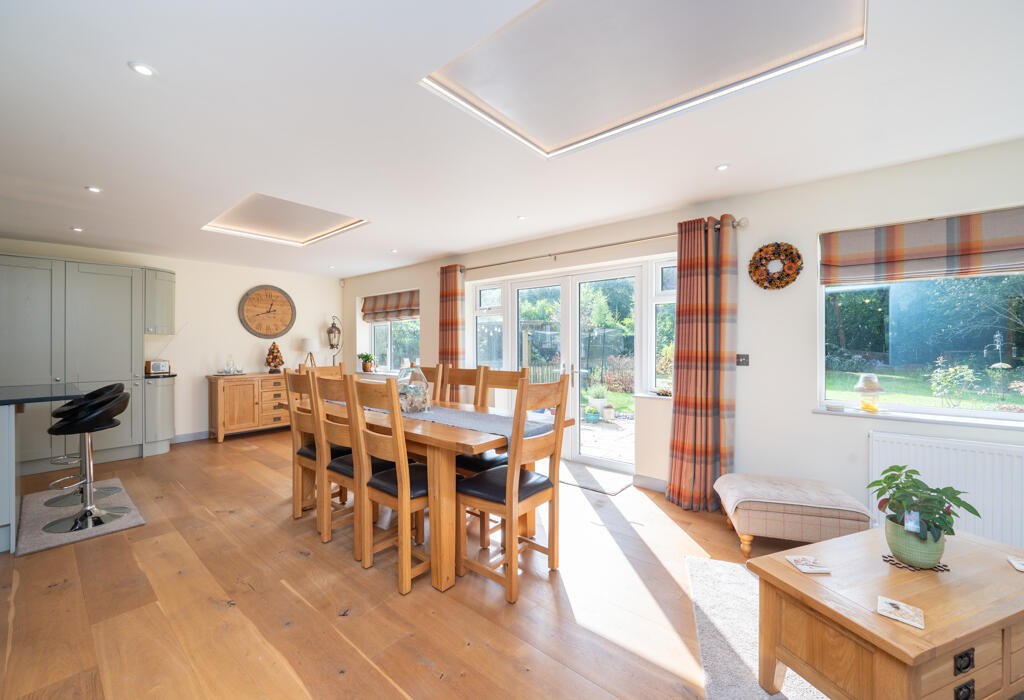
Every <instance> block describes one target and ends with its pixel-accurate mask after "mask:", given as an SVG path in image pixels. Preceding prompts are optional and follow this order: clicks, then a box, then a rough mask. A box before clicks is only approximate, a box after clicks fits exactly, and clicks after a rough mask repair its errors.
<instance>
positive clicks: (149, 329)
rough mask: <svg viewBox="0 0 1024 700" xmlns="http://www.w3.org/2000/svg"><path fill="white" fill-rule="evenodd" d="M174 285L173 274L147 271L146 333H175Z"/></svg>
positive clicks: (161, 271) (162, 271) (165, 271)
mask: <svg viewBox="0 0 1024 700" xmlns="http://www.w3.org/2000/svg"><path fill="white" fill-rule="evenodd" d="M174 285H175V277H174V273H173V272H169V271H167V270H148V269H147V270H146V319H145V329H146V333H155V334H163V335H170V334H173V333H174Z"/></svg>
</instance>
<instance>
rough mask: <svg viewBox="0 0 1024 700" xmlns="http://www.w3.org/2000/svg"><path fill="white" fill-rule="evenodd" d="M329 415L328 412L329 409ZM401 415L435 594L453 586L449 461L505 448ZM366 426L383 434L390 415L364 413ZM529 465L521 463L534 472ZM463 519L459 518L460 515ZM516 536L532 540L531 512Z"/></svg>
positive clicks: (481, 436)
mask: <svg viewBox="0 0 1024 700" xmlns="http://www.w3.org/2000/svg"><path fill="white" fill-rule="evenodd" d="M431 405H433V406H439V407H442V408H450V409H455V410H459V411H472V412H475V413H489V414H491V415H496V416H504V417H508V418H509V419H511V418H513V412H512V411H509V410H507V409H502V408H495V407H487V408H481V407H479V406H476V405H474V404H471V403H456V402H451V401H434V402H432V404H431ZM338 409H339V410H338V412H337V414H336V415H339V416H344V409H345V407H344V406H343V405H341V404H338ZM330 413H332V414H333V413H334V412H333V411H330ZM414 415H415V414H409V415H404V416H403V417H402V426H403V428H404V429H405V443H406V449H407V450H408V452H409V454H410V456H412V457H413V458H415V459H424V458H425V459H426V464H427V480H428V491H427V508H428V515H429V517H430V583H431V585H432V586H433V587H434V588H436V589H437V590H439V591H446V590H448V589H449V588H451V587H452V586H453V585H454V584H455V529H456V528H455V518H456V517H458V513H456V508H455V480H456V479H455V457H456V456H458V455H466V454H474V455H475V454H482V453H484V452H487V451H488V450H496V451H498V452H504V451H507V450H508V438H507V437H506V436H504V435H498V434H495V433H485V432H481V431H479V430H473V429H469V428H460V427H456V426H453V425H447V424H444V423H438V422H433V421H429V420H422V419H417V418H415V417H413V416H414ZM366 423H367V426H368V427H369V428H370V429H371V430H377V431H380V432H388V431H390V429H391V417H390V415H389V414H388V413H384V412H379V411H366ZM573 423H574V421H573V420H572V419H571V418H566V419H565V427H569V426H571V425H573ZM534 466H535V465H534V464H533V463H530V464H527V465H525V468H526V469H530V470H532V469H534ZM463 517H465V516H463ZM519 534H520V535H522V536H524V537H533V536H534V535H535V534H536V514H535V512H534V511H532V510H531V511H530V512H529V513H524V514H523V515H521V516H520V518H519Z"/></svg>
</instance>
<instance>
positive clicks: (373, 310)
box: [363, 289, 420, 323]
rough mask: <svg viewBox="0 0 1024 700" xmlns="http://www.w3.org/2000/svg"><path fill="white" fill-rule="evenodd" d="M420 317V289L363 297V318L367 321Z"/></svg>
mask: <svg viewBox="0 0 1024 700" xmlns="http://www.w3.org/2000/svg"><path fill="white" fill-rule="evenodd" d="M419 317H420V290H418V289H414V290H412V291H409V292H395V293H394V294H377V295H376V296H372V297H366V298H364V299H363V320H364V321H366V322H367V323H375V322H377V321H405V320H408V319H412V318H419Z"/></svg>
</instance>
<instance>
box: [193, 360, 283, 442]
mask: <svg viewBox="0 0 1024 700" xmlns="http://www.w3.org/2000/svg"><path fill="white" fill-rule="evenodd" d="M206 380H207V381H208V382H209V386H210V437H212V438H214V437H215V438H217V442H224V436H225V435H232V434H234V433H244V432H248V431H250V430H263V429H265V428H277V427H281V426H286V425H289V424H290V420H289V416H288V403H287V402H288V398H287V395H286V392H285V387H284V375H281V374H276V375H275V374H236V375H224V376H221V375H210V376H208V377H207V378H206Z"/></svg>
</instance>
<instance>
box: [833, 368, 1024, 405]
mask: <svg viewBox="0 0 1024 700" xmlns="http://www.w3.org/2000/svg"><path fill="white" fill-rule="evenodd" d="M859 377H860V374H859V373H858V372H838V371H833V370H829V371H827V372H825V398H826V399H839V400H843V401H859V400H860V394H858V393H857V392H856V391H854V390H853V387H854V386H855V385H856V384H857V379H858V378H859ZM878 381H879V382H880V383H881V384H882V388H884V389H885V393H884V394H882V397H881V404H882V406H883V407H884V406H885V404H903V405H907V406H933V407H941V406H942V405H943V404H942V399H940V398H939V397H937V396H934V395H933V394H932V386H931V382H930V381H929V380H928V379H926V378H925V377H924V376H921V377H914V376H904V375H900V374H879V375H878ZM999 405H1009V406H1020V407H1022V408H1024V396H1021V395H1020V394H1015V393H1013V392H1010V391H1007V392H1006V393H1005V394H1002V395H997V394H992V393H990V392H987V391H986V392H981V393H977V392H976V393H974V394H970V395H968V396H967V398H965V399H964V400H963V401H961V402H960V405H959V406H957V408H966V409H974V410H983V411H984V410H988V411H993V410H995V407H996V406H999Z"/></svg>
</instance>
